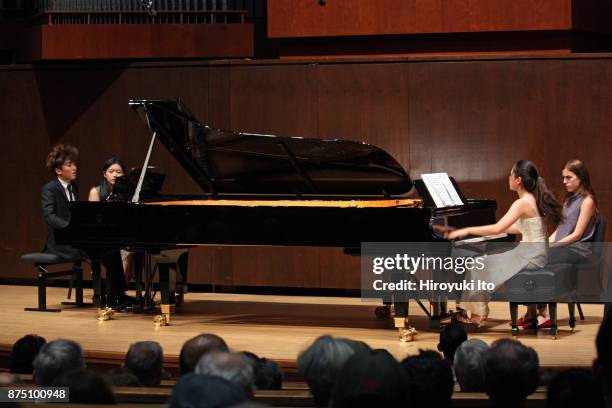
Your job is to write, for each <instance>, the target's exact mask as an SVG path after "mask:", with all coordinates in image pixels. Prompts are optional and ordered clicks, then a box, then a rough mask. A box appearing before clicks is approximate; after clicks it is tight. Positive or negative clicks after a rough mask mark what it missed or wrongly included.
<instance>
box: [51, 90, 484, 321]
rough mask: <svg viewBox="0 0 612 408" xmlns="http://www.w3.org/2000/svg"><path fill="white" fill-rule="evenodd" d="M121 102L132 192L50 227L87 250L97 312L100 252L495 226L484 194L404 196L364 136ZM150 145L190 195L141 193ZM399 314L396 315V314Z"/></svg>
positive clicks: (398, 176) (85, 207)
mask: <svg viewBox="0 0 612 408" xmlns="http://www.w3.org/2000/svg"><path fill="white" fill-rule="evenodd" d="M129 106H130V107H131V108H132V109H133V110H135V111H136V112H137V113H138V114H139V115H140V116H141V118H142V119H143V121H144V122H145V124H146V125H147V126H148V128H149V129H150V130H151V131H152V132H153V136H152V139H151V143H150V147H149V151H148V154H147V157H146V159H145V163H144V165H143V167H142V170H141V172H140V178H139V180H138V183H136V186H135V187H134V192H133V193H134V194H133V196H132V197H131V199H130V200H129V202H72V203H70V209H71V221H70V224H69V226H68V227H66V228H65V229H63V230H58V231H57V232H56V241H57V242H58V243H61V244H69V245H72V246H74V247H77V248H80V249H83V250H84V251H86V252H87V253H88V254H89V256H90V257H91V259H92V272H93V277H94V282H93V284H94V304H95V305H96V306H97V307H98V308H102V307H104V306H105V298H104V295H103V293H104V291H103V282H102V280H101V278H100V267H99V259H100V256H101V254H102V253H103V252H105V251H108V250H110V249H119V248H128V249H131V250H134V251H138V252H140V253H155V252H159V251H162V250H166V249H174V248H181V247H190V246H198V245H274V246H318V247H341V248H346V249H347V250H348V251H353V252H354V251H358V250H359V248H360V246H361V243H362V242H408V241H411V242H426V241H432V240H439V239H440V237H439V236H437V235H436V234H435V233H434V231H432V224H434V223H436V220H439V219H440V218H444V219H445V220H444V224H447V225H451V226H456V227H461V226H464V225H478V224H488V223H493V222H495V209H496V203H495V201H492V200H466V199H465V198H463V197H462V200H463V203H464V204H463V205H459V206H452V207H445V208H443V209H435V208H433V207H432V204H431V199H430V198H429V197H423V198H424V199H423V200H421V199H411V198H408V194H409V193H410V192H411V190H412V189H413V181H412V180H411V178H410V177H409V176H408V174H407V173H406V172H405V170H404V169H403V168H402V166H401V165H400V164H399V163H398V162H397V161H396V160H395V159H394V158H393V157H391V156H390V155H389V154H388V153H386V152H385V151H383V150H382V149H380V148H378V147H376V146H372V145H370V144H367V143H361V142H353V141H346V140H338V139H333V140H320V139H308V138H300V137H279V136H273V135H263V134H250V133H239V132H231V131H224V130H219V129H214V128H211V127H209V126H207V125H205V124H202V123H200V122H199V121H198V120H197V119H196V118H195V117H194V116H193V115H192V114H191V113H190V112H189V110H188V109H187V108H186V107H185V106H184V105H183V104H182V103H181V102H180V100H132V101H130V102H129ZM156 140H159V141H160V142H161V143H162V144H163V145H164V146H165V147H166V148H167V149H168V150H169V151H170V152H171V153H172V154H173V155H174V157H175V158H176V159H177V160H178V162H179V163H180V164H181V165H182V166H183V167H184V168H185V170H186V171H187V172H188V173H189V174H190V175H191V176H192V177H193V179H194V180H195V181H196V183H197V184H198V185H199V186H200V187H201V189H202V194H201V195H199V196H195V197H194V196H189V197H179V196H172V197H164V196H161V195H159V194H158V192H155V191H153V192H151V191H149V194H143V192H144V191H145V190H146V188H145V189H143V182H144V186H146V184H147V183H146V180H147V176H146V170H147V168H148V165H149V158H150V155H151V150H152V148H153V145H154V143H155V142H156ZM118 183H119V182H118ZM425 194H426V193H425ZM398 226H402V227H401V228H398ZM137 289H138V290H137V297H139V295H140V294H139V292H140V287H137ZM169 299H170V297H169V296H168V295H167V294H164V293H163V292H162V313H165V314H169V308H168V304H167V303H168V302H169ZM398 315H399V316H398ZM402 315H403V316H402ZM406 315H407V310H406V311H403V312H402V311H401V310H396V317H406ZM396 324H398V325H400V323H397V321H396Z"/></svg>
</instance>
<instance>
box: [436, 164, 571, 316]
mask: <svg viewBox="0 0 612 408" xmlns="http://www.w3.org/2000/svg"><path fill="white" fill-rule="evenodd" d="M508 186H509V188H510V190H512V191H514V192H516V194H517V195H518V199H516V200H515V201H514V203H512V205H511V206H510V209H508V211H507V212H506V214H504V216H503V217H502V218H501V219H500V220H499V221H497V222H496V223H495V224H490V225H482V226H478V227H467V228H461V229H458V230H455V231H451V232H450V233H448V235H447V237H448V238H449V239H456V238H463V237H467V236H468V235H477V236H487V235H495V234H500V233H503V232H507V233H510V234H521V236H522V239H521V242H520V243H519V244H518V246H516V247H515V248H514V249H512V250H510V251H506V252H503V253H499V254H493V255H488V256H487V257H486V258H485V260H484V264H485V267H484V269H482V270H474V269H472V270H470V272H469V273H470V275H471V278H472V279H474V280H482V281H487V282H490V283H493V284H494V285H495V287H496V288H497V287H499V285H501V284H503V283H504V282H506V281H507V280H508V279H510V278H511V277H512V276H514V275H516V274H517V273H518V272H520V271H521V270H523V269H529V268H534V269H535V268H541V267H543V266H544V265H546V261H547V250H548V233H547V229H546V222H547V221H549V222H552V223H554V224H558V223H559V222H560V221H561V220H562V218H563V216H562V213H561V205H560V204H559V202H558V201H557V200H556V199H555V197H554V195H553V194H552V193H551V192H550V190H549V189H548V188H547V187H546V183H545V182H544V179H543V178H542V177H540V175H539V173H538V169H537V168H536V166H535V165H534V164H533V163H532V162H530V161H529V160H519V161H517V162H516V163H515V164H514V166H512V169H511V171H510V175H509V177H508ZM489 299H490V293H488V292H485V291H464V292H463V293H462V302H461V307H462V308H463V311H461V312H459V313H457V314H456V315H455V316H454V317H455V318H456V320H458V321H460V322H462V323H467V324H472V325H474V326H476V327H480V326H482V325H484V321H485V320H486V319H487V317H488V315H489V306H488V300H489ZM463 300H467V302H464V301H463Z"/></svg>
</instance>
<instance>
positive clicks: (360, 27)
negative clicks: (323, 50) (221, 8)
mask: <svg viewBox="0 0 612 408" xmlns="http://www.w3.org/2000/svg"><path fill="white" fill-rule="evenodd" d="M573 2H574V1H572V0H547V1H541V0H471V1H464V0H427V1H419V0H401V1H398V0H353V1H342V0H326V1H325V2H324V3H325V4H324V5H321V2H320V1H319V0H268V35H269V36H270V37H271V38H295V37H320V36H321V37H329V36H354V35H388V34H422V33H469V32H482V31H526V30H567V29H571V28H572V3H573ZM577 2H578V3H579V2H581V0H578V1H577ZM582 2H584V1H582ZM589 3H590V6H591V7H590V10H592V12H591V14H594V13H596V11H595V10H593V9H596V8H597V7H598V6H599V5H600V3H605V1H591V2H589Z"/></svg>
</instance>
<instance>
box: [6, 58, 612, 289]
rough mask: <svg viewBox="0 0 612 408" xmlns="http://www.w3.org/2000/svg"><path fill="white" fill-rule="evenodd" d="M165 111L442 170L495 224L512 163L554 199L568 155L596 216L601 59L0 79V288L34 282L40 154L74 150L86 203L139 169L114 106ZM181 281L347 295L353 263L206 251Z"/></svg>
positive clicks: (29, 74) (124, 115)
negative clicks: (343, 143) (326, 141)
mask: <svg viewBox="0 0 612 408" xmlns="http://www.w3.org/2000/svg"><path fill="white" fill-rule="evenodd" d="M175 97H181V98H182V99H183V100H184V101H185V103H186V104H187V106H189V108H190V109H191V110H192V112H193V113H194V114H195V115H196V116H197V117H198V118H200V120H201V121H202V122H207V123H209V124H210V125H212V126H215V127H222V128H227V129H234V130H240V131H248V132H265V133H275V134H279V135H287V136H305V137H319V138H335V137H337V138H347V139H354V140H363V141H367V142H369V143H373V144H376V145H378V146H380V147H382V148H384V149H386V150H388V151H389V152H390V153H391V154H392V155H393V156H394V157H396V158H397V159H398V160H399V162H400V163H401V164H402V165H403V166H404V167H405V168H406V169H408V170H409V172H410V174H411V175H412V176H413V177H418V175H419V174H421V173H423V172H432V171H446V172H448V173H449V174H451V175H452V176H454V177H455V178H456V179H457V180H458V181H459V183H460V185H461V186H462V188H463V190H464V192H465V193H466V195H467V196H469V197H473V198H494V199H497V200H498V204H499V207H500V209H501V211H503V210H504V209H505V208H507V207H508V205H509V204H510V203H511V202H512V200H513V198H514V197H513V195H512V193H511V192H510V191H508V189H507V184H506V183H507V182H506V177H507V174H508V172H509V170H510V167H511V166H512V163H513V162H514V161H515V160H517V159H520V158H529V159H531V160H533V161H535V162H536V163H537V164H538V166H539V167H540V170H541V173H542V175H543V176H544V177H545V178H546V179H547V181H548V183H549V185H550V186H551V187H552V188H553V189H555V190H556V191H557V192H561V191H562V186H561V181H560V169H561V166H562V165H563V164H564V162H565V161H566V160H568V159H570V158H574V157H578V158H581V159H583V160H584V161H585V162H586V164H587V165H588V167H589V168H590V170H591V176H592V182H593V185H594V187H595V189H596V190H597V193H598V200H599V203H600V207H601V211H602V213H603V214H604V215H606V216H607V217H608V218H610V217H612V196H611V191H612V188H611V187H612V181H611V178H610V177H609V163H610V162H611V160H612V143H611V142H612V135H611V132H612V130H611V129H612V55H598V56H587V57H583V58H575V57H574V58H571V57H569V58H544V57H541V58H536V57H530V58H506V59H437V60H427V59H401V60H387V61H384V60H369V61H351V62H347V61H344V62H343V61H336V62H331V61H330V62H325V63H314V62H303V63H281V62H278V61H276V62H244V63H238V62H234V63H231V64H230V63H218V62H217V63H208V62H189V63H171V62H168V63H141V64H132V65H123V64H111V63H108V64H83V65H79V64H71V65H68V66H63V65H44V66H25V65H24V66H12V67H1V68H0V106H1V107H2V109H0V129H2V133H3V134H2V138H1V139H0V140H1V142H0V143H1V149H0V151H1V152H2V153H0V154H1V155H2V161H3V168H4V171H3V172H0V182H1V183H2V185H3V186H4V189H5V190H4V191H5V194H4V198H5V199H4V200H3V203H2V211H0V225H2V232H3V233H2V234H1V236H0V266H1V267H0V277H3V278H8V277H13V278H23V277H27V278H33V277H34V270H33V268H31V267H28V266H27V265H22V264H21V263H20V262H19V256H20V255H21V254H22V253H25V252H31V251H37V250H39V249H41V248H42V246H43V243H44V238H45V234H46V230H45V225H44V222H43V220H42V216H41V210H40V187H41V186H42V185H43V184H44V183H45V182H46V181H47V180H48V176H47V174H46V173H45V168H44V160H45V157H46V154H47V151H48V150H49V148H50V147H51V145H53V144H55V143H57V142H64V143H72V144H74V145H76V146H78V147H79V148H80V152H81V156H80V160H79V180H78V181H79V184H80V186H81V190H82V191H83V192H84V194H86V192H87V190H88V188H89V187H90V186H92V185H94V184H97V183H98V181H99V175H100V172H99V166H100V165H101V164H102V162H103V161H104V160H106V159H107V158H108V157H110V156H113V155H118V156H120V157H121V158H122V159H123V160H124V161H125V162H126V164H127V165H128V166H136V165H140V163H141V161H142V159H143V157H144V154H145V149H146V146H147V143H148V138H149V134H148V131H147V130H146V128H145V126H144V125H143V124H142V123H141V121H140V119H139V118H138V117H137V116H136V115H135V114H134V113H133V112H131V110H130V109H129V108H128V106H127V101H128V99H130V98H175ZM153 164H155V165H156V166H158V167H159V168H160V170H162V171H163V172H165V173H166V174H167V179H166V184H165V192H167V193H197V192H198V187H197V186H196V184H195V183H194V182H193V181H191V179H190V178H189V176H188V175H187V174H186V173H185V171H184V170H182V168H180V166H179V165H178V164H177V163H176V162H175V160H174V159H173V157H172V156H171V155H170V154H169V153H168V152H166V151H165V150H164V148H163V147H162V146H161V145H159V146H157V148H156V150H155V153H154V157H153ZM501 211H498V215H501V214H502V212H501ZM152 222H154V220H152ZM397 227H398V228H405V229H406V231H407V233H409V231H410V226H409V225H406V226H397ZM607 237H608V239H610V238H611V237H612V233H611V232H610V231H608V234H607ZM190 274H191V279H190V280H191V281H192V282H193V283H215V284H228V285H275V286H297V287H334V288H356V287H358V286H359V259H358V258H357V257H351V256H349V255H344V254H343V253H342V251H340V250H335V249H326V248H206V249H196V250H193V251H192V256H191V261H190Z"/></svg>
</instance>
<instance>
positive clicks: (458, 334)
mask: <svg viewBox="0 0 612 408" xmlns="http://www.w3.org/2000/svg"><path fill="white" fill-rule="evenodd" d="M467 338H468V337H467V333H466V332H465V329H464V328H463V325H461V324H459V323H451V324H449V325H448V326H446V327H445V328H444V330H442V331H441V332H440V343H439V344H438V350H440V351H441V352H442V353H444V358H445V359H446V360H447V361H448V362H449V363H451V364H453V359H454V357H455V351H456V350H457V347H459V345H460V344H461V343H463V342H464V341H466V340H467Z"/></svg>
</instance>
